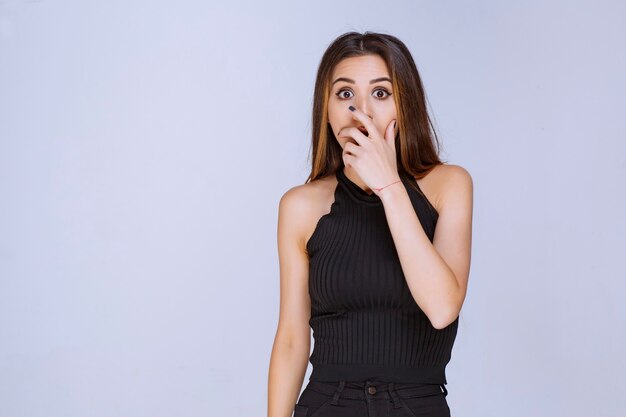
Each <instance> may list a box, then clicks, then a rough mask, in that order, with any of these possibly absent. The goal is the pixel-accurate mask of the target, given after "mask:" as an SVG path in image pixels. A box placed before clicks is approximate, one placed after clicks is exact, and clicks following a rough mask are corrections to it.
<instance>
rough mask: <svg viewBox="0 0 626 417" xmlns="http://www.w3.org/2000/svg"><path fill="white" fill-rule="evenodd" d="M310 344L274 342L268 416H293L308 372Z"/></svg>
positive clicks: (269, 379)
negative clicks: (299, 344)
mask: <svg viewBox="0 0 626 417" xmlns="http://www.w3.org/2000/svg"><path fill="white" fill-rule="evenodd" d="M309 350H310V346H304V345H303V346H298V345H290V344H289V343H288V342H286V341H281V340H280V339H277V340H276V341H275V342H274V347H273V349H272V356H271V359H270V367H269V376H268V392H267V394H268V401H267V416H268V417H291V416H292V414H293V409H294V406H295V404H296V402H297V400H298V396H299V395H300V390H301V388H302V382H303V380H304V375H305V374H306V368H307V363H308V359H309Z"/></svg>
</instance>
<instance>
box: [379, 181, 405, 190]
mask: <svg viewBox="0 0 626 417" xmlns="http://www.w3.org/2000/svg"><path fill="white" fill-rule="evenodd" d="M400 181H402V180H398V181H394V182H392V183H391V184H387V185H385V186H384V187H380V188H374V189H375V190H376V191H380V190H382V189H383V188H387V187H389V186H390V185H394V184H395V183H397V182H400Z"/></svg>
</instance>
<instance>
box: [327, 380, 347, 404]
mask: <svg viewBox="0 0 626 417" xmlns="http://www.w3.org/2000/svg"><path fill="white" fill-rule="evenodd" d="M345 385H346V381H339V386H338V387H337V391H335V395H333V400H332V401H331V403H332V404H334V405H337V404H339V396H340V395H341V391H343V387H344V386H345Z"/></svg>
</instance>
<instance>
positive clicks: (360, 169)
mask: <svg viewBox="0 0 626 417" xmlns="http://www.w3.org/2000/svg"><path fill="white" fill-rule="evenodd" d="M350 110H351V111H352V115H353V118H354V119H355V120H358V121H359V122H361V123H362V124H363V126H365V129H367V133H368V135H369V136H365V134H364V133H362V132H361V131H360V130H359V129H357V128H356V127H350V128H347V129H342V130H341V131H339V134H338V135H339V136H345V137H351V138H353V139H354V140H356V142H357V143H358V145H357V144H354V143H352V142H346V144H345V146H344V148H343V153H342V158H343V162H344V165H346V166H350V167H352V168H354V170H355V171H356V173H357V174H358V176H359V178H361V180H363V182H364V183H365V184H366V185H367V186H368V187H369V188H371V189H372V190H373V191H374V192H375V193H376V194H377V195H378V193H379V192H381V191H382V190H380V188H382V187H385V186H387V185H390V184H392V183H394V182H395V181H399V180H400V176H399V175H398V167H397V162H396V144H395V133H394V132H395V124H396V121H395V120H392V121H391V122H389V125H387V129H385V132H384V136H383V135H381V133H380V132H379V131H378V129H377V128H376V126H375V125H374V122H373V121H372V119H370V118H369V117H368V116H367V115H366V114H365V113H363V112H362V111H360V110H359V109H356V108H354V107H352V106H350Z"/></svg>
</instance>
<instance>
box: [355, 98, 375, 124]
mask: <svg viewBox="0 0 626 417" xmlns="http://www.w3.org/2000/svg"><path fill="white" fill-rule="evenodd" d="M355 104H356V106H355V107H356V108H357V109H359V110H361V111H362V112H363V113H365V114H367V115H368V116H369V118H370V119H372V113H371V106H370V103H369V100H368V97H367V96H361V97H359V98H358V99H357V100H356V103H355Z"/></svg>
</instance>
